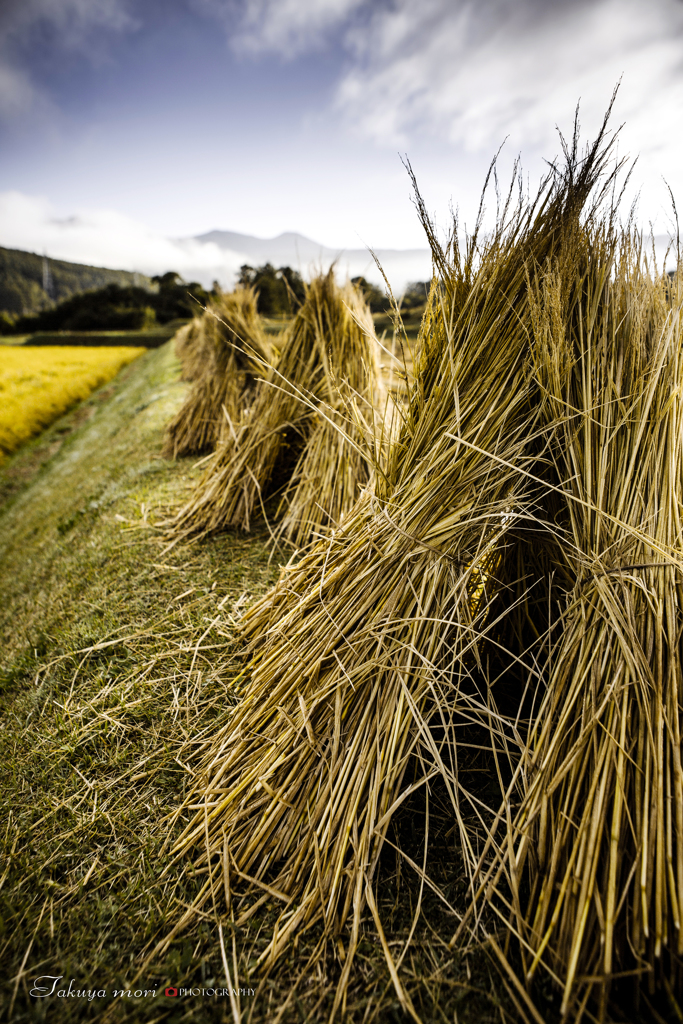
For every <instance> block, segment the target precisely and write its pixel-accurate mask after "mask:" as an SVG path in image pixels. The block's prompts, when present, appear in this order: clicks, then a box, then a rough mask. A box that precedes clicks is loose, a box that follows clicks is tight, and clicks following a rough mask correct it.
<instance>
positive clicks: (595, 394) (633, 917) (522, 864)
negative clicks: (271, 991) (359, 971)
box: [497, 229, 683, 1021]
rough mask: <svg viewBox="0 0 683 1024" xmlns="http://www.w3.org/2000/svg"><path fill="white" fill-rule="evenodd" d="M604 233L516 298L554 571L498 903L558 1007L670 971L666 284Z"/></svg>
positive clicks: (675, 914) (673, 482)
mask: <svg viewBox="0 0 683 1024" xmlns="http://www.w3.org/2000/svg"><path fill="white" fill-rule="evenodd" d="M620 249H621V251H620V252H618V253H617V254H616V255H615V251H616V250H617V239H616V238H615V236H614V233H613V232H612V231H611V230H610V229H606V230H604V231H603V232H602V234H601V235H599V236H593V238H592V239H590V240H589V239H584V241H583V252H581V253H579V254H578V255H577V258H576V259H575V260H574V261H573V263H572V264H571V265H569V266H565V267H563V268H559V270H558V269H554V270H553V271H551V272H549V273H547V274H546V275H545V276H544V278H543V279H542V280H541V281H539V282H537V287H536V297H535V301H534V312H533V322H534V334H535V341H536V350H537V356H536V362H537V374H538V379H539V382H540V385H541V394H542V395H543V410H544V417H545V418H546V420H547V422H548V423H549V424H550V423H555V424H559V426H557V428H556V434H555V443H554V445H553V449H552V451H553V463H554V470H555V474H554V484H553V487H554V489H553V492H552V494H551V496H550V499H551V500H550V501H549V502H548V504H550V505H554V521H555V524H557V526H558V527H559V529H557V531H556V533H555V539H554V542H553V543H551V545H550V562H551V563H554V566H552V567H554V568H555V569H556V571H558V572H559V574H560V577H561V578H562V579H563V580H568V581H570V582H569V584H568V585H567V588H566V592H565V594H564V600H563V602H562V603H563V607H562V612H561V614H562V619H561V633H560V635H559V638H558V639H557V640H556V642H555V643H554V645H553V647H552V650H551V652H550V655H549V658H548V663H547V667H546V676H547V688H546V692H545V696H544V698H543V700H542V702H541V705H540V709H539V711H538V713H537V714H536V715H535V716H534V718H533V721H532V723H531V729H530V733H529V737H528V742H527V745H526V748H525V750H524V751H523V758H522V763H521V768H522V769H523V770H522V771H521V774H520V778H522V779H524V780H526V785H525V787H524V792H523V800H522V803H521V806H520V808H519V810H518V812H517V814H516V815H515V816H514V818H513V819H512V820H511V819H508V826H509V828H508V836H507V839H506V840H505V842H504V843H503V853H502V856H503V857H504V859H505V866H506V876H507V882H508V889H507V892H508V893H509V894H510V895H509V899H505V905H504V907H503V908H502V911H501V912H502V917H503V919H504V921H505V923H506V924H507V925H508V927H510V928H511V930H512V932H513V933H514V934H516V935H517V937H518V938H519V940H520V947H521V956H522V961H523V965H524V970H525V972H526V977H527V980H531V979H532V978H533V977H534V975H535V973H536V971H537V968H538V966H539V964H542V965H543V966H545V967H546V968H547V970H548V971H549V972H550V974H551V976H552V977H554V978H555V980H556V981H557V982H558V983H559V985H560V986H561V988H562V990H563V1000H562V1014H563V1018H568V1019H571V1020H572V1021H574V1020H580V1019H581V1017H582V1016H583V1013H584V1010H585V1008H586V1006H587V1005H588V1001H589V1000H592V1001H594V1002H595V1003H597V1007H598V1017H599V1019H600V1020H604V1019H605V1018H606V1015H607V1012H608V1000H609V995H610V985H611V982H612V979H613V978H615V977H617V978H619V976H622V977H623V976H625V975H628V974H632V975H633V974H635V975H636V976H637V975H638V974H639V973H640V974H648V975H649V982H650V991H654V985H655V977H656V974H655V969H656V968H657V967H658V966H659V968H660V969H661V973H660V977H663V978H664V982H665V986H666V984H668V981H667V978H671V977H674V976H675V974H676V970H678V972H679V980H683V974H681V962H680V959H679V960H678V968H676V967H675V962H676V957H679V958H680V956H681V954H682V953H683V931H682V929H681V913H683V773H682V770H681V711H682V695H683V676H682V674H681V636H682V635H683V601H682V599H683V592H682V590H681V571H682V570H683V532H682V523H681V507H682V502H683V397H682V396H683V354H682V352H683V349H682V344H683V332H682V327H681V312H682V306H683V288H681V284H680V281H679V279H677V280H676V281H675V282H674V284H673V286H670V284H669V282H668V279H666V278H657V277H656V276H652V275H651V274H650V273H648V271H647V268H646V267H645V266H644V265H643V261H642V259H641V250H640V245H639V242H638V239H637V238H634V237H632V236H630V235H628V234H627V235H626V236H624V237H623V238H622V239H621V242H620ZM556 596H557V595H556ZM508 811H509V805H508ZM497 888H498V895H499V897H500V896H502V895H503V894H502V890H501V889H500V887H499V886H497ZM667 949H668V956H665V953H666V951H667ZM632 982H633V979H631V983H632ZM635 988H636V991H637V990H638V988H639V986H638V983H637V981H636V985H635ZM631 991H632V990H631Z"/></svg>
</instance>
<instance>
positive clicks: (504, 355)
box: [177, 126, 610, 1011]
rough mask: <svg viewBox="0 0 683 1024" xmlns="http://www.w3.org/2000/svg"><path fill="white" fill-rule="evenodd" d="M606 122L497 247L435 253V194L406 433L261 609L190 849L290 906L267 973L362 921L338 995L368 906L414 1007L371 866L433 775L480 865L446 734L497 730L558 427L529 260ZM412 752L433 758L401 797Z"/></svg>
mask: <svg viewBox="0 0 683 1024" xmlns="http://www.w3.org/2000/svg"><path fill="white" fill-rule="evenodd" d="M605 130H606V129H605V126H603V129H602V131H601V133H600V136H599V137H598V140H597V142H596V143H595V144H594V145H593V146H592V147H591V148H590V150H589V151H588V152H587V153H586V155H585V156H584V157H583V158H580V156H579V153H578V149H577V141H576V135H575V139H574V146H573V148H572V149H571V150H569V151H568V152H567V161H566V166H565V167H564V168H562V169H554V170H553V171H552V172H551V173H550V175H549V177H548V179H547V180H546V181H545V182H544V183H543V184H542V186H541V188H540V191H539V193H538V195H537V196H536V198H535V199H533V200H528V199H526V198H525V197H524V195H523V193H522V190H521V188H520V198H519V200H518V202H517V203H516V204H515V203H514V202H513V201H512V199H511V196H512V195H513V193H512V190H511V196H510V197H508V201H507V203H506V204H504V205H503V209H502V211H501V213H500V217H499V222H498V226H497V229H496V231H495V232H494V233H493V235H492V237H490V238H489V239H488V240H486V241H480V239H479V236H478V232H477V231H475V234H474V237H473V238H471V239H470V241H469V243H468V245H467V248H466V250H465V251H461V249H460V247H459V244H458V233H457V225H456V228H455V230H454V232H453V235H452V239H451V243H450V245H449V247H448V249H447V250H445V251H444V250H443V249H442V248H441V247H440V246H439V244H438V242H437V239H436V236H435V232H434V229H433V228H432V225H431V224H430V222H429V220H428V218H427V215H426V212H425V210H424V206H423V205H422V204H421V201H420V200H419V197H418V204H419V207H420V210H421V214H422V219H423V223H424V226H425V228H426V231H427V235H428V238H429V242H430V245H431V246H432V252H433V255H434V263H435V267H436V270H437V281H436V283H435V285H434V287H433V288H432V293H431V296H430V309H429V311H428V315H427V316H426V317H425V320H424V322H423V334H422V339H421V353H422V354H421V356H420V360H419V363H418V365H417V367H416V370H415V377H416V383H415V386H414V388H413V390H412V394H411V399H410V403H409V408H408V411H407V414H406V420H405V425H404V427H403V429H402V431H401V434H400V436H399V437H398V439H397V440H396V442H395V444H393V445H392V448H391V452H390V456H389V458H388V459H387V460H386V462H385V463H384V464H382V465H378V466H377V467H376V470H377V472H376V479H375V486H374V488H373V489H372V490H368V491H366V493H365V495H364V496H363V498H362V499H361V500H360V501H359V502H358V503H357V505H356V506H355V507H354V508H353V510H352V511H351V512H350V513H349V514H348V515H347V517H346V519H345V520H344V521H343V523H342V524H341V525H340V527H339V528H338V529H335V530H334V531H332V533H331V535H330V536H329V537H328V538H327V539H326V540H325V541H324V542H321V543H319V544H318V545H317V546H316V547H315V548H314V549H313V550H312V551H311V552H310V553H309V554H308V555H307V556H306V557H304V558H303V559H302V560H301V561H300V562H299V563H298V564H296V565H290V566H289V568H288V569H286V570H285V571H284V574H283V576H282V578H281V580H280V582H279V583H278V585H277V586H276V587H275V588H274V589H273V590H272V591H271V592H270V593H269V594H268V595H266V596H265V597H264V598H263V599H262V600H261V601H259V602H258V603H257V604H256V605H255V606H254V607H253V608H252V609H251V610H250V611H249V612H248V613H247V615H246V616H245V617H244V620H243V630H244V634H245V638H246V639H247V640H248V642H249V653H250V659H249V661H248V664H247V667H246V669H245V680H246V682H245V684H244V696H243V700H242V702H241V704H240V705H239V706H238V707H237V708H236V709H235V712H234V716H233V719H232V721H231V723H230V726H229V727H228V728H226V729H225V730H224V731H223V733H222V734H221V735H219V736H217V737H216V738H215V740H214V741H213V742H212V743H210V744H208V748H209V749H208V751H207V755H206V761H205V765H204V772H203V778H202V781H201V783H200V786H199V790H198V792H196V793H195V794H194V796H193V798H192V802H193V804H194V806H195V807H196V805H197V803H199V804H200V805H201V809H200V810H198V811H197V812H196V814H195V815H194V816H193V819H192V821H191V823H190V824H189V825H188V827H187V829H186V831H185V833H184V834H183V836H182V838H181V839H180V840H179V842H178V844H177V850H178V851H183V850H187V849H189V848H192V847H195V846H197V847H198V848H199V853H198V856H199V861H200V862H201V863H202V864H203V865H208V869H209V883H208V889H207V891H208V890H211V889H212V890H213V892H214V894H215V896H216V899H218V898H219V887H220V885H221V884H222V882H221V879H223V878H224V877H225V874H224V868H223V865H227V870H229V871H230V872H233V873H234V874H233V877H239V878H241V879H246V880H247V881H248V882H249V891H250V892H251V893H253V894H255V893H258V892H259V890H260V889H265V891H266V892H268V893H270V894H271V895H275V897H276V898H277V899H280V900H281V901H282V903H283V904H284V906H283V909H282V913H281V915H280V917H279V919H278V922H277V926H276V928H275V930H274V932H273V935H272V939H271V942H270V944H269V946H268V948H267V949H266V951H265V952H264V953H263V955H262V957H261V960H260V962H261V964H262V965H264V966H267V965H271V964H273V963H274V962H275V961H276V960H277V958H278V957H279V956H280V955H281V954H282V953H283V951H284V950H285V949H286V948H287V945H288V943H289V942H290V941H291V939H292V938H293V937H294V935H295V934H296V933H297V932H298V931H299V930H300V929H301V928H303V927H305V926H307V925H309V924H311V923H312V922H314V921H322V922H323V923H324V932H325V936H326V937H332V936H335V937H338V936H341V934H342V929H344V928H345V927H347V926H349V924H350V932H347V933H346V934H347V940H346V948H345V949H344V956H343V963H344V966H343V970H342V975H341V980H340V983H339V988H338V993H337V1001H336V1004H335V1005H336V1006H337V1007H338V1006H339V1005H343V1002H344V993H345V989H346V984H347V981H348V978H349V972H350V971H351V968H352V963H353V959H354V953H355V950H356V946H357V943H358V940H359V928H360V920H361V915H362V913H363V911H364V908H365V907H367V908H368V909H369V911H370V913H371V915H372V917H373V919H374V922H375V925H376V927H377V930H378V932H379V935H380V939H381V941H382V943H383V947H384V950H385V954H386V957H387V961H388V964H389V969H390V971H391V975H392V979H393V981H394V985H395V987H396V990H397V993H398V996H399V999H400V1000H401V1002H402V1004H403V1005H404V1007H405V1008H406V1009H408V1010H409V1011H410V1010H411V1006H410V1000H409V997H408V996H407V994H406V993H405V991H404V989H403V987H402V985H401V982H400V978H399V975H398V966H400V960H401V959H402V957H401V958H400V959H399V962H398V964H397V963H395V961H394V958H393V956H392V953H391V952H390V949H389V946H388V945H387V943H386V940H385V938H384V932H383V929H382V923H381V920H380V917H379V912H378V909H377V905H376V900H375V896H374V889H373V875H374V872H375V869H376V865H377V862H378V857H379V854H380V850H381V848H382V844H383V842H384V839H385V836H386V833H387V829H388V827H389V823H390V821H391V819H392V816H393V815H394V813H395V812H396V810H397V808H398V807H399V806H400V804H401V803H402V801H403V800H404V799H405V798H406V796H407V795H408V794H409V793H410V792H412V791H414V789H415V788H417V787H419V786H422V785H424V784H425V783H426V782H428V780H429V779H430V778H431V777H433V775H434V774H437V773H438V774H440V775H441V777H442V779H443V780H444V784H445V786H446V787H447V790H448V792H449V794H450V796H451V799H452V803H453V808H454V814H455V818H456V821H457V823H458V827H459V829H460V835H461V841H462V848H463V851H464V854H465V867H466V870H468V871H470V872H473V871H474V870H475V869H476V866H477V864H478V860H479V851H478V849H477V847H476V840H475V839H474V838H473V835H472V833H471V831H470V829H469V828H468V826H467V824H466V822H465V818H464V815H463V813H462V800H463V794H462V785H461V782H460V780H459V776H458V760H457V758H458V752H457V746H455V747H454V746H453V745H452V743H450V742H449V738H450V737H452V730H453V723H454V721H455V719H456V717H458V716H460V717H461V718H462V717H463V716H464V717H467V716H471V715H476V716H479V718H482V717H483V718H484V719H486V720H487V722H488V725H489V727H491V728H496V726H495V722H496V719H497V717H499V716H497V713H496V709H495V705H494V704H493V703H492V696H491V694H490V692H489V693H488V694H487V691H486V688H484V692H483V693H482V690H481V686H480V683H481V678H482V672H484V671H485V658H484V660H482V655H485V653H486V652H485V645H486V641H487V638H488V639H489V641H490V642H491V643H493V642H494V639H495V642H498V641H497V639H496V638H497V637H498V635H499V634H500V629H501V626H500V622H494V621H492V620H491V618H490V615H489V609H490V607H491V602H492V601H493V600H494V599H495V597H496V595H497V588H498V584H497V578H498V575H499V572H500V569H501V566H502V565H503V564H504V563H505V562H506V560H507V559H508V557H509V556H508V551H507V535H508V532H509V530H510V528H511V524H513V523H514V524H515V526H516V528H519V524H520V523H523V522H524V521H525V520H526V519H528V520H529V521H535V518H536V510H535V500H536V491H538V490H539V486H538V484H537V483H535V482H534V481H532V480H531V479H530V476H529V472H528V471H531V472H533V471H534V470H535V469H536V467H537V464H538V461H539V451H541V452H542V451H543V449H544V444H545V438H544V433H543V429H542V428H543V427H544V424H543V423H542V415H541V404H540V402H539V401H538V387H537V384H536V381H535V380H534V375H533V373H531V372H530V366H531V341H530V339H531V337H532V314H533V313H534V306H533V302H532V294H531V291H530V287H529V281H528V268H529V267H543V266H545V265H546V264H547V263H549V262H550V263H552V262H553V261H554V260H556V259H557V258H558V257H559V256H560V255H561V253H562V251H563V249H564V248H565V247H566V246H567V244H569V240H570V239H571V237H572V236H573V234H574V233H575V232H576V231H577V230H578V229H579V219H580V217H581V214H582V211H583V210H584V207H585V204H586V203H587V201H588V200H589V197H590V196H591V194H592V193H593V192H594V190H595V188H596V186H597V185H598V183H599V181H600V180H601V174H602V172H603V170H604V167H605V163H606V160H607V158H608V154H609V151H610V148H609V145H607V144H606V143H605ZM591 209H592V207H591ZM587 216H589V217H590V210H589V213H588V214H587ZM482 709H483V711H482ZM491 723H494V724H493V726H492V725H491ZM433 725H436V726H438V728H439V731H438V732H434V731H433V730H432V726H433ZM437 736H441V737H445V739H441V738H439V739H437V738H436V737H437ZM415 754H419V755H420V758H419V760H421V763H422V765H423V769H422V771H418V772H417V775H413V776H412V778H413V780H414V781H412V783H411V784H410V785H409V786H408V787H407V788H402V787H404V786H405V782H406V778H410V777H411V776H406V773H407V771H408V769H409V767H410V769H411V773H412V772H413V771H414V770H415V764H416V761H415V758H414V757H413V755H415ZM480 805H481V802H480V801H479V802H478V803H477V801H476V800H473V802H472V807H474V808H475V810H476V812H477V813H479V807H480ZM249 898H252V899H253V896H251V897H249ZM340 941H341V939H340ZM403 955H405V949H404V952H403V954H402V956H403Z"/></svg>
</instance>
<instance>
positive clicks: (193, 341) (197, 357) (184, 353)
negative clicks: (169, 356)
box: [173, 316, 207, 381]
mask: <svg viewBox="0 0 683 1024" xmlns="http://www.w3.org/2000/svg"><path fill="white" fill-rule="evenodd" d="M204 340H205V333H204V322H203V316H196V317H194V319H193V320H191V321H190V323H189V324H185V326H184V327H181V328H180V330H179V331H178V332H177V334H176V336H175V339H174V345H173V347H174V350H175V354H176V356H177V357H178V359H179V360H180V367H181V377H182V379H183V380H189V381H193V380H197V378H198V377H201V375H202V373H203V372H204V368H205V364H206V358H207V354H206V352H205V350H204Z"/></svg>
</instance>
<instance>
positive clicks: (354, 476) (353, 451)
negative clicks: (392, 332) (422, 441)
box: [173, 270, 380, 544]
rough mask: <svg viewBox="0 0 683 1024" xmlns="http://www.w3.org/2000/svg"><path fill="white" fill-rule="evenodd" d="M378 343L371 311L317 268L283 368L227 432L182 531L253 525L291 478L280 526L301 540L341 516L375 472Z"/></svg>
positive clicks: (178, 531)
mask: <svg viewBox="0 0 683 1024" xmlns="http://www.w3.org/2000/svg"><path fill="white" fill-rule="evenodd" d="M379 381H380V375H379V371H378V351H377V341H376V338H375V333H374V327H373V323H372V317H371V315H370V312H369V310H368V308H367V306H366V304H365V302H364V301H363V299H362V296H361V295H360V293H359V292H358V291H357V290H356V289H355V288H354V287H353V286H352V285H350V284H347V285H346V286H344V287H343V288H339V287H338V286H337V285H336V283H335V280H334V274H333V271H332V270H330V272H329V273H328V274H325V275H322V276H319V277H317V278H315V279H314V280H313V281H312V282H311V284H310V285H308V286H307V288H306V299H305V301H304V303H303V304H302V306H301V307H300V309H299V310H298V312H297V314H296V316H295V318H294V321H293V323H292V324H291V326H290V328H289V329H288V331H287V333H286V336H285V338H284V341H283V345H282V352H281V355H280V358H279V360H278V363H277V368H276V369H271V371H270V372H269V373H268V374H267V375H266V376H265V379H264V380H263V381H260V382H259V384H258V386H257V389H256V392H255V396H254V402H253V405H252V407H251V408H250V409H249V410H248V412H247V413H246V414H245V415H243V416H242V418H241V420H240V422H239V424H236V425H235V429H233V430H232V431H231V432H230V434H225V435H224V436H223V439H222V443H221V445H220V447H219V448H218V450H217V451H216V454H215V456H214V458H213V459H212V460H211V461H210V462H209V464H208V466H207V468H206V471H205V473H204V476H203V477H202V479H201V480H200V482H199V484H198V486H197V491H196V493H195V495H194V496H193V498H192V499H191V501H190V502H189V503H188V504H187V505H186V506H185V507H184V508H183V509H182V510H181V512H180V513H179V515H178V516H177V518H176V520H175V521H174V524H173V531H174V533H175V535H176V536H186V535H190V534H195V535H196V534H200V535H203V534H206V533H210V532H213V531H215V530H218V529H222V528H225V527H226V526H237V527H241V528H242V529H245V530H248V529H249V527H250V523H251V520H252V518H253V516H254V513H255V511H259V510H261V509H262V507H263V501H264V499H265V498H266V497H268V496H269V495H270V494H271V493H272V492H273V491H274V490H276V489H277V488H278V486H283V484H284V486H285V491H284V495H283V497H282V500H281V502H280V508H279V514H281V515H282V514H284V519H283V521H282V523H281V525H280V527H279V534H280V535H284V536H285V537H286V539H287V540H289V541H291V542H292V543H294V544H303V543H306V542H307V541H309V540H310V538H311V536H312V535H313V534H314V533H315V532H316V531H318V530H320V529H322V528H323V527H326V526H328V525H329V524H330V522H331V523H336V522H339V520H340V519H341V518H342V516H343V515H344V513H345V512H347V511H348V509H349V508H350V507H351V506H352V505H353V503H354V502H355V501H356V499H357V497H358V494H359V491H360V489H361V488H362V487H364V486H365V485H366V484H367V483H368V480H369V478H370V462H369V459H368V455H367V454H366V452H365V450H364V446H365V435H366V434H368V433H370V434H373V433H374V426H375V424H374V416H375V412H374V408H375V405H376V404H377V403H378V401H379V398H378V396H379V392H380V383H379Z"/></svg>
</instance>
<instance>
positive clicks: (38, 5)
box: [0, 0, 138, 48]
mask: <svg viewBox="0 0 683 1024" xmlns="http://www.w3.org/2000/svg"><path fill="white" fill-rule="evenodd" d="M137 25H138V22H137V21H136V20H135V18H133V17H132V15H131V14H130V11H129V9H128V2H127V0H3V2H2V5H0V41H1V42H7V41H9V40H17V39H20V38H22V37H25V36H26V35H27V34H28V33H30V32H31V31H32V30H33V29H35V28H36V27H37V26H38V27H39V26H43V27H45V26H47V27H49V28H50V29H51V30H52V31H53V32H54V35H55V38H56V40H57V41H58V42H59V44H60V45H61V46H64V47H65V48H81V47H83V46H84V45H85V44H86V43H87V42H88V41H89V38H90V36H91V34H92V33H93V32H94V31H98V30H105V31H114V32H122V31H127V30H129V29H132V28H136V27H137Z"/></svg>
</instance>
